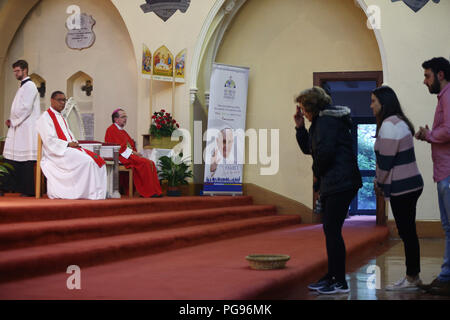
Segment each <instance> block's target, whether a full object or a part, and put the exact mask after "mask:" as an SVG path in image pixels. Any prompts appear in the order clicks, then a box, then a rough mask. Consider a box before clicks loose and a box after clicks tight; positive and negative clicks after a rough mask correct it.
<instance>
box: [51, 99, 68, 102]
mask: <svg viewBox="0 0 450 320" xmlns="http://www.w3.org/2000/svg"><path fill="white" fill-rule="evenodd" d="M53 100H56V101H59V102H66V101H67V99H53Z"/></svg>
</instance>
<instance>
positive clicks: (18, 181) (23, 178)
mask: <svg viewBox="0 0 450 320" xmlns="http://www.w3.org/2000/svg"><path fill="white" fill-rule="evenodd" d="M5 162H7V163H9V164H10V165H12V166H13V167H14V170H10V171H9V173H8V174H7V175H4V176H2V177H1V178H0V179H1V181H2V183H1V189H2V190H3V191H5V192H17V193H21V194H25V195H28V196H34V195H35V188H34V187H35V185H34V183H35V182H34V165H35V164H36V161H23V162H22V161H13V160H8V159H5Z"/></svg>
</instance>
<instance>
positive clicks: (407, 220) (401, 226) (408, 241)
mask: <svg viewBox="0 0 450 320" xmlns="http://www.w3.org/2000/svg"><path fill="white" fill-rule="evenodd" d="M421 194H422V189H420V190H418V191H414V192H410V193H407V194H403V195H400V196H391V199H390V202H391V208H392V214H393V215H394V219H395V223H396V225H397V230H398V234H399V236H400V238H401V239H402V240H403V245H404V247H405V258H406V274H407V275H408V276H410V277H415V276H417V275H418V274H419V273H420V246H419V238H418V237H417V231H416V205H417V200H418V199H419V197H420V195H421Z"/></svg>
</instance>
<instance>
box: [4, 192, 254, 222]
mask: <svg viewBox="0 0 450 320" xmlns="http://www.w3.org/2000/svg"><path fill="white" fill-rule="evenodd" d="M22 199H23V198H22ZM22 199H20V201H17V200H16V199H15V198H12V200H11V199H10V201H4V202H2V203H0V223H10V222H26V221H28V222H31V221H47V220H60V219H76V218H85V217H104V216H114V215H123V214H139V213H149V212H161V211H176V210H196V209H208V208H219V207H231V206H246V205H252V204H253V200H252V197H249V196H236V197H229V196H221V197H179V198H178V197H164V198H156V199H144V198H140V199H108V200H97V201H92V200H50V199H41V200H35V199H23V200H22ZM7 200H8V199H7Z"/></svg>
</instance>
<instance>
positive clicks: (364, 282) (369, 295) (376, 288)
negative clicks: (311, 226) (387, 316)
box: [289, 239, 450, 300]
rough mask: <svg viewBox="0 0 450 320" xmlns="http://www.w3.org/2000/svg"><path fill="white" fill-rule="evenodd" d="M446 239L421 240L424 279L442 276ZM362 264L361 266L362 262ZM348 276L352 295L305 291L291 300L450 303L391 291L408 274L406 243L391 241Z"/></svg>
mask: <svg viewBox="0 0 450 320" xmlns="http://www.w3.org/2000/svg"><path fill="white" fill-rule="evenodd" d="M444 246H445V243H444V240H443V239H421V240H420V249H421V270H422V271H421V274H420V276H421V279H422V281H423V282H424V283H430V282H431V281H432V280H433V279H434V278H436V276H437V275H438V274H439V272H440V269H441V264H442V259H443V253H444ZM359 265H361V263H359ZM349 267H350V270H355V271H354V272H351V273H349V274H348V275H347V281H348V283H349V286H350V290H351V291H350V293H348V294H340V295H331V296H327V295H319V294H317V293H314V292H309V291H307V289H306V290H303V291H302V292H298V296H297V297H289V299H292V298H294V299H306V300H450V297H443V296H433V295H430V294H427V293H424V292H422V291H413V292H389V291H385V290H384V288H385V287H386V285H388V284H391V283H393V282H395V281H397V280H399V279H401V278H402V277H404V275H405V262H404V251H403V243H402V242H401V241H399V240H391V241H389V243H388V244H386V246H384V247H383V248H382V249H380V251H379V252H377V253H375V255H374V256H373V257H372V258H371V259H369V260H368V261H367V259H366V261H365V262H364V265H363V266H362V267H359V268H358V267H357V268H353V266H349Z"/></svg>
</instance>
